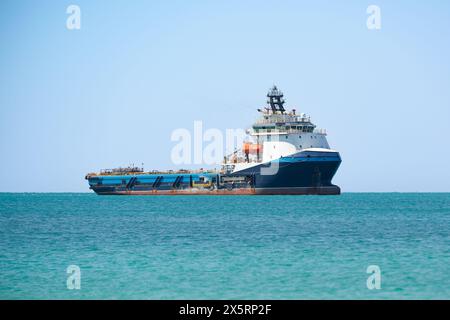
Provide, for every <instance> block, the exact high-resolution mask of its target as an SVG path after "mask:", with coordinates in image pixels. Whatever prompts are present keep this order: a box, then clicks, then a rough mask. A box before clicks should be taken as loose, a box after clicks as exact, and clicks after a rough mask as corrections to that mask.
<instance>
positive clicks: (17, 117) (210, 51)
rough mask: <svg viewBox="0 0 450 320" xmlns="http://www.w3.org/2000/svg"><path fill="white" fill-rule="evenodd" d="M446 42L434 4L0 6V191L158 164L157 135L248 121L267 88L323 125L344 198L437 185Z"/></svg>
mask: <svg viewBox="0 0 450 320" xmlns="http://www.w3.org/2000/svg"><path fill="white" fill-rule="evenodd" d="M71 4H76V5H79V7H80V8H81V29H80V30H68V29H67V28H66V19H67V17H68V14H67V13H66V8H67V7H68V6H69V5H71ZM371 4H374V5H378V6H379V7H380V8H381V30H368V29H367V27H366V20H367V17H368V14H367V13H366V9H367V7H368V6H369V5H371ZM449 39H450V2H447V1H378V0H374V1H356V0H355V1H343V0H342V1H322V0H319V1H298V0H296V1H261V0H249V1H234V0H232V1H181V0H179V1H98V0H95V1H94V0H89V1H87V0H71V1H31V0H30V1H24V0H19V1H1V2H0V41H1V49H0V70H1V72H0V84H1V85H0V152H1V153H0V154H1V157H0V181H1V182H0V192H9V191H11V192H53V191H55V192H58V191H61V192H70V191H74V192H78V191H88V186H87V182H86V181H85V180H84V176H85V174H86V173H87V172H92V171H97V170H99V169H101V168H110V167H117V166H124V165H128V164H130V163H135V164H140V163H141V162H143V163H144V164H145V167H146V169H155V168H158V169H170V168H174V167H176V166H174V165H172V164H171V158H170V153H171V149H172V147H173V146H174V145H175V143H174V142H171V140H170V136H171V133H172V131H173V130H175V129H177V128H187V129H190V130H192V129H193V122H194V121H195V120H202V121H203V125H204V127H205V129H207V128H219V129H226V128H246V127H249V126H251V124H252V123H253V121H254V120H255V118H256V117H257V115H258V114H257V112H256V109H257V108H260V107H262V106H264V104H265V95H266V93H267V90H268V88H269V87H270V86H272V85H273V84H277V85H278V86H279V87H280V88H281V89H282V90H283V91H284V93H285V97H286V101H287V105H288V106H289V107H295V108H296V109H297V110H298V111H299V112H305V113H307V114H309V115H311V117H312V120H313V122H314V123H315V124H316V125H317V126H318V127H319V128H325V129H327V132H328V134H329V135H328V140H329V143H330V145H331V147H332V148H333V149H337V150H338V151H339V152H340V153H341V156H342V158H343V162H342V165H341V168H340V169H339V171H338V173H337V175H336V176H335V179H334V182H335V183H336V184H338V185H339V186H341V188H342V190H343V191H344V192H345V191H364V192H366V191H377V192H378V191H401V192H416V191H419V192H421V191H423V192H433V191H445V192H449V191H450V168H449V163H450V161H449V159H450V148H449V142H448V139H449V138H450V124H449V121H450V41H449Z"/></svg>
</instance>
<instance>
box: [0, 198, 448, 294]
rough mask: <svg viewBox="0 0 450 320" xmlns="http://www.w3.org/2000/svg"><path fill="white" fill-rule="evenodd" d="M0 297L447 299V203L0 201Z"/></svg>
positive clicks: (341, 200)
mask: <svg viewBox="0 0 450 320" xmlns="http://www.w3.org/2000/svg"><path fill="white" fill-rule="evenodd" d="M69 265H76V266H79V268H80V270H81V276H80V284H81V288H80V289H79V290H76V289H74V290H69V289H68V288H67V283H66V282H67V277H68V276H69V275H68V274H67V273H66V269H67V267H68V266H69ZM369 265H377V266H379V268H380V271H381V289H379V290H377V289H374V290H369V289H368V288H367V285H366V281H367V278H368V277H369V276H370V274H368V273H366V271H367V267H368V266H369ZM0 298H1V299H450V194H449V193H441V194H438V193H427V194H421V193H415V194H403V193H345V194H343V195H341V196H190V197H189V196H157V197H152V196H130V197H126V196H122V197H121V196H97V195H94V194H70V193H64V194H31V193H29V194H8V193H3V194H0Z"/></svg>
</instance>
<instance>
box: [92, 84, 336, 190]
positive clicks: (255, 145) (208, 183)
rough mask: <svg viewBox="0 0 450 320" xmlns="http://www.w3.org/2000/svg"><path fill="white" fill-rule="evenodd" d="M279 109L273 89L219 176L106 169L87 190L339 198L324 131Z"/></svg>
mask: <svg viewBox="0 0 450 320" xmlns="http://www.w3.org/2000/svg"><path fill="white" fill-rule="evenodd" d="M284 104H285V100H284V96H283V93H282V92H281V91H280V90H279V89H278V88H277V87H276V86H273V87H272V88H271V89H270V90H269V92H268V94H267V106H266V107H264V108H262V109H258V112H259V113H260V117H259V119H257V121H256V122H255V123H254V124H253V126H252V127H251V129H249V130H247V133H248V140H247V141H246V142H244V144H243V146H242V148H241V149H238V150H236V151H235V152H233V153H232V154H230V155H229V156H227V157H225V158H224V162H223V164H222V167H221V169H219V170H202V169H200V170H183V169H182V170H177V171H174V170H169V171H157V170H154V171H151V172H144V169H143V168H139V167H134V166H130V167H126V168H117V169H106V170H101V171H100V172H99V173H89V174H87V175H86V179H87V180H88V182H89V186H90V189H92V190H93V191H95V192H96V193H97V194H100V195H180V194H181V195H198V194H207V195H238V194H318V195H337V194H340V192H341V191H340V188H339V187H338V186H336V185H333V184H332V182H331V180H332V178H333V176H334V175H335V173H336V171H337V169H338V168H339V165H340V164H341V157H340V155H339V153H338V152H337V151H335V150H332V149H330V146H329V145H328V142H327V139H326V135H327V134H326V132H325V130H323V129H316V126H315V125H314V124H313V123H312V122H311V119H310V117H308V116H306V114H304V113H300V114H297V113H296V110H295V109H292V110H291V111H287V110H286V109H285V107H284Z"/></svg>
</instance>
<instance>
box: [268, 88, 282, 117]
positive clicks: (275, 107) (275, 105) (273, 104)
mask: <svg viewBox="0 0 450 320" xmlns="http://www.w3.org/2000/svg"><path fill="white" fill-rule="evenodd" d="M284 102H285V101H284V99H283V92H281V91H280V90H278V88H277V86H275V85H274V86H273V87H272V88H271V89H270V90H269V92H268V93H267V103H268V104H269V105H270V108H271V109H272V113H273V114H277V113H278V112H280V113H281V114H284V113H285V112H286V110H285V109H284V106H283V105H284Z"/></svg>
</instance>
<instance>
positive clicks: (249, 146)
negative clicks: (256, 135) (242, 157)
mask: <svg viewBox="0 0 450 320" xmlns="http://www.w3.org/2000/svg"><path fill="white" fill-rule="evenodd" d="M242 149H243V151H244V153H246V154H258V153H262V145H261V144H256V143H248V142H246V143H244V145H243V148H242Z"/></svg>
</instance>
